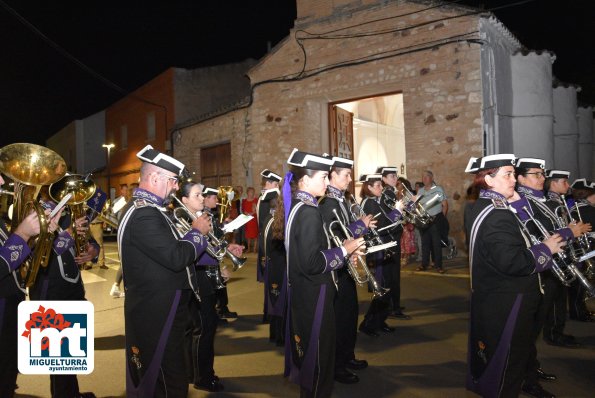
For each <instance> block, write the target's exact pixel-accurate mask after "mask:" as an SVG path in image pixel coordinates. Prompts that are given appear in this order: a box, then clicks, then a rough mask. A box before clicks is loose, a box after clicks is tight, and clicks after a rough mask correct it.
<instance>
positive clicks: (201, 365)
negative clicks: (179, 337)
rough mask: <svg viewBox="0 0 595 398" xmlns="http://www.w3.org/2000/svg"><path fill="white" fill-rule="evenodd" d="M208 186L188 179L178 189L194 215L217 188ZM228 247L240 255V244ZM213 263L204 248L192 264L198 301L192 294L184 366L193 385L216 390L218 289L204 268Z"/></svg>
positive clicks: (214, 262)
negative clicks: (190, 322)
mask: <svg viewBox="0 0 595 398" xmlns="http://www.w3.org/2000/svg"><path fill="white" fill-rule="evenodd" d="M207 189H210V191H208V192H204V193H203V185H202V184H198V183H195V182H187V183H186V184H184V185H183V186H182V188H181V189H180V192H179V195H180V200H181V201H182V203H183V204H184V206H186V209H187V210H188V211H190V212H192V213H194V214H197V213H198V212H200V211H203V210H204V207H205V206H204V196H203V195H204V194H205V193H208V194H209V196H210V195H214V194H213V193H212V192H211V191H216V190H214V189H212V188H207ZM215 198H216V195H215ZM228 247H229V249H230V250H231V251H232V252H235V253H237V255H238V256H240V255H241V254H242V253H241V251H242V250H241V246H239V245H236V244H230V245H229V246H228ZM235 253H234V254H235ZM212 266H216V267H218V266H219V260H218V259H216V258H214V257H213V256H212V255H211V254H210V253H209V252H208V251H205V252H204V253H203V254H202V255H201V256H200V257H199V258H198V260H197V261H196V263H195V269H196V278H197V281H198V291H199V297H200V303H199V302H198V300H196V299H195V298H194V297H193V299H192V300H191V301H190V304H189V305H190V318H191V320H192V326H193V328H190V329H188V330H187V332H186V337H187V338H188V337H191V338H192V341H191V342H188V341H187V347H186V351H187V353H188V351H191V353H192V354H191V360H187V362H188V363H187V365H188V367H189V368H191V369H194V372H193V374H192V375H189V376H191V377H192V380H193V384H194V388H196V389H200V390H206V391H212V392H217V391H221V390H223V384H222V383H221V382H220V381H219V377H217V375H215V370H214V369H213V364H214V361H215V333H216V331H217V321H218V317H217V311H216V309H215V306H216V302H217V299H216V295H215V291H216V290H217V289H216V288H215V286H214V282H213V281H212V279H211V278H210V277H209V276H208V275H207V267H212ZM189 335H190V336H189ZM189 343H190V344H189ZM189 346H190V347H189ZM189 349H190V350H189Z"/></svg>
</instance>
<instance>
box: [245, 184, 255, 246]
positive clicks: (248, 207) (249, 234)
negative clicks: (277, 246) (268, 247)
mask: <svg viewBox="0 0 595 398" xmlns="http://www.w3.org/2000/svg"><path fill="white" fill-rule="evenodd" d="M256 203H258V198H257V197H256V196H255V191H254V188H253V187H248V189H246V199H244V200H243V201H242V213H244V214H246V215H248V216H252V217H254V218H253V219H252V220H250V221H248V222H247V223H246V230H245V234H246V241H247V242H248V247H247V252H248V253H256V250H257V246H256V242H258V221H257V219H256Z"/></svg>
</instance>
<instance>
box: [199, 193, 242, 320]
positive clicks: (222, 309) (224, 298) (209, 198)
mask: <svg viewBox="0 0 595 398" xmlns="http://www.w3.org/2000/svg"><path fill="white" fill-rule="evenodd" d="M218 193H219V191H218V190H217V189H215V188H211V187H206V188H205V189H204V190H203V192H202V196H203V197H204V210H205V212H206V213H208V214H210V215H211V216H212V226H213V234H214V235H215V237H217V239H221V238H222V237H223V235H224V234H223V231H222V230H221V225H219V216H218V209H217V194H218ZM209 265H210V266H211V267H213V268H218V269H219V270H217V272H218V273H219V274H220V275H222V277H223V280H222V281H221V282H222V285H223V286H222V287H219V288H217V289H215V296H216V297H217V315H218V316H219V318H220V319H219V322H221V323H227V319H228V318H229V319H235V318H237V317H238V313H237V312H235V311H230V310H229V307H228V306H229V296H228V295H227V282H226V281H227V279H229V277H230V276H231V274H230V273H229V271H228V270H227V269H221V268H220V264H219V262H218V261H217V263H216V264H209Z"/></svg>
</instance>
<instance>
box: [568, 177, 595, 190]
mask: <svg viewBox="0 0 595 398" xmlns="http://www.w3.org/2000/svg"><path fill="white" fill-rule="evenodd" d="M570 187H571V188H572V189H590V190H595V182H594V181H588V180H587V179H586V178H579V179H578V180H574V182H573V183H572V185H571V186H570Z"/></svg>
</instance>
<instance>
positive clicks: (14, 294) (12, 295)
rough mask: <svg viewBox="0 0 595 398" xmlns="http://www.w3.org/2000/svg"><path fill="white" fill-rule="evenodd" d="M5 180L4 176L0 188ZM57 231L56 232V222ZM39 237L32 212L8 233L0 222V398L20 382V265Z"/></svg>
mask: <svg viewBox="0 0 595 398" xmlns="http://www.w3.org/2000/svg"><path fill="white" fill-rule="evenodd" d="M3 184H4V178H2V175H0V185H3ZM53 228H56V224H55V221H53ZM38 234H39V218H38V217H37V213H35V212H31V213H30V214H29V215H27V216H26V217H25V218H24V219H23V221H21V223H20V224H19V226H18V227H17V228H16V229H15V230H14V231H13V232H12V233H10V232H8V229H7V228H6V224H5V223H4V220H3V219H1V218H0V396H1V397H13V396H14V389H15V386H16V380H17V374H18V369H17V347H18V344H17V335H18V333H17V329H18V328H17V308H18V306H19V303H20V302H21V301H23V300H25V293H26V290H25V289H24V288H23V285H22V284H23V282H22V281H21V276H20V273H19V272H18V270H19V267H20V265H21V264H22V263H23V262H24V261H25V260H26V259H27V257H29V254H31V249H30V248H29V245H27V241H29V239H31V238H33V237H35V236H37V235H38Z"/></svg>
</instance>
